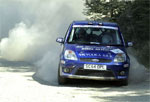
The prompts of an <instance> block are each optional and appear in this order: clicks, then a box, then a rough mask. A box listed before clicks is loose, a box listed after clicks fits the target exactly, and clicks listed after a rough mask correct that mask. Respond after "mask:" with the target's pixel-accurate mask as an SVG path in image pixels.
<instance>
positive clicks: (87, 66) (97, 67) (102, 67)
mask: <svg viewBox="0 0 150 102" xmlns="http://www.w3.org/2000/svg"><path fill="white" fill-rule="evenodd" d="M84 69H91V70H106V65H96V64H84Z"/></svg>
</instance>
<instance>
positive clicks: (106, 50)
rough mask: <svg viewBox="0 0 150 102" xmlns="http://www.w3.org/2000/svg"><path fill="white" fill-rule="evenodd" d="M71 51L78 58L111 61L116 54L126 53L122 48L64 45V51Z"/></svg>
mask: <svg viewBox="0 0 150 102" xmlns="http://www.w3.org/2000/svg"><path fill="white" fill-rule="evenodd" d="M67 49H68V50H72V51H74V52H75V53H76V55H77V57H78V58H106V59H113V58H114V57H115V56H116V54H118V53H126V50H125V48H124V47H123V46H99V45H77V44H66V45H65V50H67Z"/></svg>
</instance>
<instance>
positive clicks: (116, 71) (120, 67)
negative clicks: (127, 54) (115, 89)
mask: <svg viewBox="0 0 150 102" xmlns="http://www.w3.org/2000/svg"><path fill="white" fill-rule="evenodd" d="M65 62H66V63H60V73H59V74H60V76H61V77H64V78H70V79H90V80H125V79H128V74H129V66H127V67H124V65H125V64H127V63H89V62H80V61H78V62H76V61H65ZM84 64H99V65H106V66H107V70H106V71H99V70H94V72H96V73H99V72H100V74H101V73H103V72H104V73H105V72H108V71H109V72H111V73H112V75H109V73H107V74H103V75H98V74H97V75H88V74H82V73H80V74H77V72H78V71H79V70H82V71H83V72H84V71H88V72H90V71H91V72H92V71H93V70H85V69H83V66H84ZM64 69H70V71H69V72H67V73H66V72H65V71H64ZM121 71H124V72H125V74H124V75H120V72H121ZM111 73H110V74H111Z"/></svg>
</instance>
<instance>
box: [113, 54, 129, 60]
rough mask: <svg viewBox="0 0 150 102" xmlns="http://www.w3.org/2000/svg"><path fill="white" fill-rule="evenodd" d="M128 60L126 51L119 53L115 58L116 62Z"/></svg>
mask: <svg viewBox="0 0 150 102" xmlns="http://www.w3.org/2000/svg"><path fill="white" fill-rule="evenodd" d="M125 61H126V55H125V54H124V53H121V54H117V55H116V56H115V58H114V62H125Z"/></svg>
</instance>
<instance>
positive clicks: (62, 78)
mask: <svg viewBox="0 0 150 102" xmlns="http://www.w3.org/2000/svg"><path fill="white" fill-rule="evenodd" d="M60 71H61V68H60V65H59V67H58V84H59V85H64V84H66V83H67V79H66V78H64V77H62V76H60Z"/></svg>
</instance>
